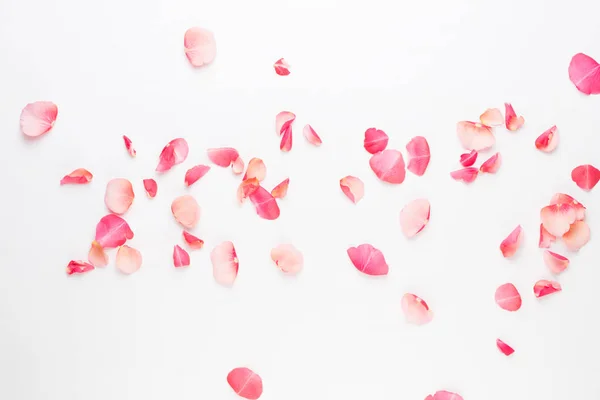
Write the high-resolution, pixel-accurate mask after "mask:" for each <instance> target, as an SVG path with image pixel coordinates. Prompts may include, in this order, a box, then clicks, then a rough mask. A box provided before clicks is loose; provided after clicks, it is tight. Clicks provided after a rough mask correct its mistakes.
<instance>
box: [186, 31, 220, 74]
mask: <svg viewBox="0 0 600 400" xmlns="http://www.w3.org/2000/svg"><path fill="white" fill-rule="evenodd" d="M183 48H184V51H185V56H186V57H187V59H188V61H189V62H190V64H192V65H193V66H194V67H201V66H203V65H206V64H210V63H211V62H213V60H214V59H215V56H216V55H217V43H216V41H215V35H214V34H213V33H212V32H211V31H209V30H208V29H204V28H199V27H193V28H190V29H188V30H187V31H185V35H184V36H183Z"/></svg>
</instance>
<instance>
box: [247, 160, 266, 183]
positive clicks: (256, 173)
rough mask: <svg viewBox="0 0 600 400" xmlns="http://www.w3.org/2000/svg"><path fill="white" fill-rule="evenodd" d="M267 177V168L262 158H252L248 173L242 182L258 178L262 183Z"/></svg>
mask: <svg viewBox="0 0 600 400" xmlns="http://www.w3.org/2000/svg"><path fill="white" fill-rule="evenodd" d="M266 176H267V167H266V166H265V163H264V162H263V160H261V159H260V158H252V159H251V160H250V161H249V162H248V169H246V173H245V174H244V177H243V178H242V180H244V181H245V180H246V179H250V178H256V179H258V181H259V182H262V181H263V180H264V179H265V177H266Z"/></svg>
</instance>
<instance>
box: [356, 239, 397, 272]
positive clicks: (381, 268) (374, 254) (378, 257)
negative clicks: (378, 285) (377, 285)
mask: <svg viewBox="0 0 600 400" xmlns="http://www.w3.org/2000/svg"><path fill="white" fill-rule="evenodd" d="M347 253H348V257H350V261H352V264H354V267H355V268H356V269H357V270H359V271H360V272H362V273H365V274H367V275H375V276H377V275H387V274H388V271H389V267H388V265H387V263H386V262H385V257H384V256H383V253H382V252H381V251H379V250H378V249H376V248H375V247H373V246H371V245H370V244H361V245H360V246H358V247H350V248H348V250H347Z"/></svg>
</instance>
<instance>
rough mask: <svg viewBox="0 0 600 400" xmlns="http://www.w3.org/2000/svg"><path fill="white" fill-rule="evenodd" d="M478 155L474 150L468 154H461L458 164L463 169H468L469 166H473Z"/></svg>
mask: <svg viewBox="0 0 600 400" xmlns="http://www.w3.org/2000/svg"><path fill="white" fill-rule="evenodd" d="M478 155H479V153H478V152H477V151H475V150H471V152H470V153H465V154H461V155H460V164H461V165H462V166H463V167H470V166H471V165H473V164H475V161H477V156H478Z"/></svg>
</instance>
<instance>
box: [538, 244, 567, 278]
mask: <svg viewBox="0 0 600 400" xmlns="http://www.w3.org/2000/svg"><path fill="white" fill-rule="evenodd" d="M544 264H546V266H547V267H548V269H549V270H550V271H551V272H552V273H553V274H560V273H561V272H563V271H564V270H565V269H567V267H568V266H569V259H568V258H567V257H564V256H561V255H560V254H556V253H553V252H551V251H550V250H546V251H544Z"/></svg>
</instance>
